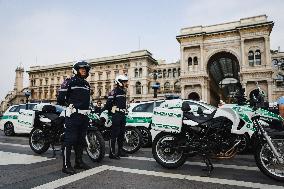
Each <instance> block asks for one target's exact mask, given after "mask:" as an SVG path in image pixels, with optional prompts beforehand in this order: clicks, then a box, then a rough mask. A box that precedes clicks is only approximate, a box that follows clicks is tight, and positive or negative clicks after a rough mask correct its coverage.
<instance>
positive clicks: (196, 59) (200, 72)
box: [176, 15, 284, 104]
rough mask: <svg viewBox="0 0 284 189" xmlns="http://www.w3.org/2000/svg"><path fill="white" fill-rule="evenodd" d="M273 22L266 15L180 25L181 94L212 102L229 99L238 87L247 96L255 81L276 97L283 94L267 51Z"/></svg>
mask: <svg viewBox="0 0 284 189" xmlns="http://www.w3.org/2000/svg"><path fill="white" fill-rule="evenodd" d="M273 25H274V23H273V22H272V21H268V20H267V16H265V15H261V16H255V17H249V18H243V19H240V20H239V21H236V22H229V23H223V24H217V25H212V26H195V27H189V28H183V29H181V32H180V35H178V36H177V37H176V38H177V40H178V42H179V43H180V51H181V61H180V62H181V64H180V67H181V76H180V82H181V96H182V98H191V97H195V98H197V99H198V98H200V99H202V100H204V101H207V102H209V103H211V104H217V103H218V101H219V100H220V99H222V100H225V101H228V99H229V97H230V96H231V95H232V94H233V93H234V91H236V89H237V88H239V86H240V85H239V84H241V85H242V87H243V88H245V93H246V95H247V96H249V95H250V94H251V92H253V91H254V90H255V89H256V84H255V83H256V82H258V84H259V86H260V88H261V89H262V90H263V91H264V92H265V93H266V95H267V98H268V100H269V101H270V102H271V101H275V100H276V99H277V98H278V97H279V96H282V95H283V94H284V90H283V87H278V86H277V85H276V84H275V79H274V78H275V71H276V70H275V69H274V68H273V66H272V63H271V62H272V56H273V55H271V52H270V33H271V31H272V28H273Z"/></svg>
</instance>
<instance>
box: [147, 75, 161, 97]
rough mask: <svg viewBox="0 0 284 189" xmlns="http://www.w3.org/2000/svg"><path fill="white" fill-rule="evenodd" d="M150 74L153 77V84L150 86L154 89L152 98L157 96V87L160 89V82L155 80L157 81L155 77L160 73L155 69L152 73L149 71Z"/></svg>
mask: <svg viewBox="0 0 284 189" xmlns="http://www.w3.org/2000/svg"><path fill="white" fill-rule="evenodd" d="M149 75H150V76H153V78H154V81H155V82H154V84H153V85H152V86H151V87H152V89H154V98H157V96H158V95H157V91H158V89H160V83H158V82H156V81H157V78H158V76H160V74H159V73H158V72H157V71H156V70H155V71H154V72H153V73H150V74H149Z"/></svg>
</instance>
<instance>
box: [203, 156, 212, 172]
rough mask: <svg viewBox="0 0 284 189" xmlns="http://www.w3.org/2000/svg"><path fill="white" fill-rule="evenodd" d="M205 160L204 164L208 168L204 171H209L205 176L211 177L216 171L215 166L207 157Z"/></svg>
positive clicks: (204, 157)
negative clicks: (214, 170)
mask: <svg viewBox="0 0 284 189" xmlns="http://www.w3.org/2000/svg"><path fill="white" fill-rule="evenodd" d="M203 160H204V163H205V164H206V168H205V169H202V171H207V174H206V175H203V176H204V177H210V176H211V173H212V171H213V169H214V167H213V164H212V163H211V160H210V159H209V158H208V157H207V156H206V155H204V156H203Z"/></svg>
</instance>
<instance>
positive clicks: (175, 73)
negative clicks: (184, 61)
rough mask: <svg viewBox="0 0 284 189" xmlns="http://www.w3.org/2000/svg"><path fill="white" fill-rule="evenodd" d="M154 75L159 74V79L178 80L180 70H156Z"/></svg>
mask: <svg viewBox="0 0 284 189" xmlns="http://www.w3.org/2000/svg"><path fill="white" fill-rule="evenodd" d="M154 73H157V78H176V77H179V76H180V68H171V69H163V70H158V71H157V70H154Z"/></svg>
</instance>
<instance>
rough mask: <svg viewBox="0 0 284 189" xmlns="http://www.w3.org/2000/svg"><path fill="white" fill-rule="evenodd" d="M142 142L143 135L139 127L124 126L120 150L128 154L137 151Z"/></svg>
mask: <svg viewBox="0 0 284 189" xmlns="http://www.w3.org/2000/svg"><path fill="white" fill-rule="evenodd" d="M142 144H143V137H142V135H141V133H140V131H139V129H137V128H135V127H126V128H125V135H124V141H123V146H122V150H123V151H124V152H126V153H128V154H133V153H135V152H137V151H138V150H139V149H140V148H141V146H142Z"/></svg>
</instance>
